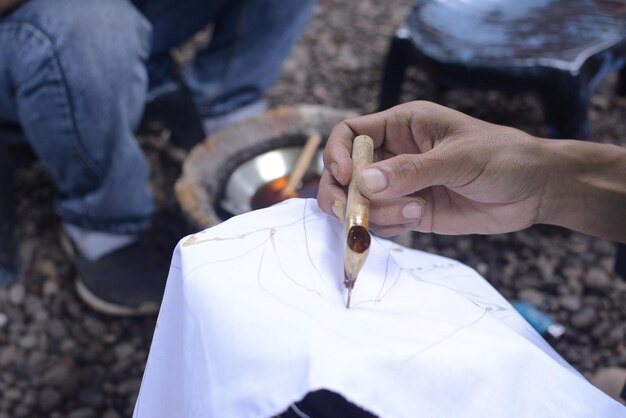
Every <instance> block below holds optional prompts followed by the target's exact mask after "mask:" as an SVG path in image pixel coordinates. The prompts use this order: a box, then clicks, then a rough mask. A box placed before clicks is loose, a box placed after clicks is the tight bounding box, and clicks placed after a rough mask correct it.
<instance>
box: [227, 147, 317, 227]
mask: <svg viewBox="0 0 626 418" xmlns="http://www.w3.org/2000/svg"><path fill="white" fill-rule="evenodd" d="M302 148H303V147H301V146H291V147H285V148H279V149H274V150H271V151H268V152H265V153H263V154H260V155H257V156H256V157H253V158H251V159H249V160H247V161H246V162H244V163H243V164H241V165H240V166H238V167H237V168H236V169H235V170H234V171H233V172H232V174H231V175H230V177H229V178H228V179H227V180H226V185H225V187H224V191H223V193H222V196H221V198H220V200H219V205H220V207H221V208H222V209H223V210H225V211H226V212H228V213H229V214H231V215H240V214H242V213H246V212H249V211H251V210H252V206H251V201H252V197H253V196H254V194H255V193H256V191H257V190H258V189H259V188H260V187H261V186H263V185H265V184H267V183H269V182H271V181H272V180H276V179H278V178H281V177H284V176H288V175H289V174H290V173H291V171H292V170H293V168H294V166H295V164H296V161H297V160H298V156H299V155H300V152H301V151H302ZM323 169H324V162H323V161H322V151H321V150H318V151H317V153H316V154H315V157H314V158H313V161H312V162H311V166H310V167H309V169H308V171H307V174H317V175H319V176H321V175H322V170H323Z"/></svg>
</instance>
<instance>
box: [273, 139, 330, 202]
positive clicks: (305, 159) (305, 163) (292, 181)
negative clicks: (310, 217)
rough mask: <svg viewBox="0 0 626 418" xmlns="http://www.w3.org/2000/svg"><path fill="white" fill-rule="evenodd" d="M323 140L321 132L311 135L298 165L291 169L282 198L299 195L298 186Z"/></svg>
mask: <svg viewBox="0 0 626 418" xmlns="http://www.w3.org/2000/svg"><path fill="white" fill-rule="evenodd" d="M321 142H322V136H321V135H320V134H319V133H317V132H314V133H312V134H311V135H309V138H308V139H307V140H306V144H304V148H303V149H302V152H301V153H300V155H299V156H298V161H296V165H295V166H294V168H293V170H292V171H291V175H290V176H289V181H288V182H287V185H286V186H285V188H284V189H283V190H282V191H281V192H280V197H281V199H288V198H290V197H296V196H297V194H296V188H297V187H298V184H300V181H301V180H302V178H303V177H304V175H305V174H306V172H307V170H308V169H309V166H310V165H311V161H313V157H315V153H316V152H317V148H318V147H319V146H320V143H321Z"/></svg>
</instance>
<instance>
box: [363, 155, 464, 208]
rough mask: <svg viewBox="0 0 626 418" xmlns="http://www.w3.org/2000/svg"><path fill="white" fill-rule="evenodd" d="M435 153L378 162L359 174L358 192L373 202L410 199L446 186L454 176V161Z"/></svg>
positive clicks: (397, 157) (398, 157) (400, 156)
mask: <svg viewBox="0 0 626 418" xmlns="http://www.w3.org/2000/svg"><path fill="white" fill-rule="evenodd" d="M438 154H439V153H438V152H436V150H435V149H433V150H431V151H428V152H427V153H424V154H402V155H398V156H396V157H393V158H389V159H387V160H383V161H379V162H377V163H374V164H371V165H369V166H367V167H366V168H364V169H362V170H360V171H359V172H358V174H357V179H356V181H357V186H358V188H359V191H360V192H361V193H362V194H363V195H364V196H365V197H367V198H369V199H373V200H380V199H394V198H397V197H401V196H407V195H410V194H412V193H415V192H417V191H419V190H422V189H425V188H427V187H430V186H435V185H446V184H448V181H449V179H450V178H451V177H452V176H453V175H454V167H455V165H456V164H454V162H453V161H451V159H450V158H449V157H448V158H442V157H441V156H439V155H438Z"/></svg>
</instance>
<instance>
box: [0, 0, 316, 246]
mask: <svg viewBox="0 0 626 418" xmlns="http://www.w3.org/2000/svg"><path fill="white" fill-rule="evenodd" d="M314 4H315V1H314V0H294V1H284V0H230V1H228V0H208V1H201V0H178V1H175V0H135V1H134V4H133V3H131V2H130V1H129V0H106V1H103V0H30V1H27V2H25V3H24V4H23V5H22V6H21V7H19V8H18V9H16V10H15V11H13V12H11V13H10V14H8V15H6V16H3V17H0V123H19V124H20V125H21V127H22V129H23V130H24V133H25V136H26V138H27V141H28V143H29V145H30V146H31V147H32V149H33V150H34V152H35V153H36V154H37V156H38V158H39V159H40V160H41V162H42V163H43V164H44V165H45V166H46V168H47V169H48V170H49V171H50V172H51V173H52V176H53V178H54V180H55V182H56V185H57V187H58V189H59V192H60V196H59V200H58V204H57V208H58V213H59V215H60V216H61V218H62V219H63V220H64V221H65V222H68V223H70V224H74V225H76V226H78V227H81V228H84V229H88V230H94V231H103V232H111V233H121V234H134V233H137V232H140V231H141V230H143V229H144V228H145V227H146V226H147V224H148V223H149V221H150V218H151V216H152V213H153V211H154V207H153V200H152V194H151V192H150V190H149V189H148V175H149V167H148V164H147V162H146V159H145V157H144V155H143V153H142V151H141V149H140V147H139V146H138V144H137V142H136V141H135V138H134V130H135V129H136V128H137V126H138V124H139V122H140V119H141V116H142V112H143V108H144V105H145V100H146V90H147V82H148V80H147V72H146V64H147V62H148V60H149V59H150V57H159V56H163V54H165V53H166V52H167V50H168V49H169V48H171V47H172V46H174V45H176V44H178V43H180V42H181V41H182V40H184V39H186V38H187V37H189V36H190V35H191V34H193V33H194V32H195V31H197V30H198V29H200V28H202V27H204V26H205V25H206V24H207V23H209V22H214V25H215V26H214V35H213V38H212V40H211V42H210V44H209V45H208V47H207V48H205V49H204V50H202V51H199V53H198V55H197V57H196V58H195V60H194V61H193V62H192V63H191V64H190V66H189V68H188V70H187V73H186V74H185V77H186V81H187V83H188V85H189V87H190V89H191V91H192V93H193V95H194V97H195V99H196V101H197V104H198V106H199V109H200V113H201V114H203V115H207V116H210V115H219V114H223V113H227V112H229V111H231V110H234V109H237V108H238V107H240V106H243V105H246V104H248V103H250V102H253V101H255V100H257V99H258V98H259V97H260V96H261V94H262V93H263V92H264V91H265V89H267V87H269V86H270V85H271V84H272V83H273V82H274V81H275V80H276V79H277V77H278V75H279V74H280V69H281V65H282V62H283V60H284V59H285V57H286V56H287V54H288V52H289V51H290V49H291V47H292V45H293V44H294V43H295V41H296V40H297V38H298V37H299V35H300V33H301V32H302V31H303V29H304V27H305V26H306V22H307V20H308V18H309V16H310V14H311V10H312V7H313V5H314ZM139 9H140V10H139ZM2 140H3V139H2V138H0V141H2ZM0 198H1V197H0Z"/></svg>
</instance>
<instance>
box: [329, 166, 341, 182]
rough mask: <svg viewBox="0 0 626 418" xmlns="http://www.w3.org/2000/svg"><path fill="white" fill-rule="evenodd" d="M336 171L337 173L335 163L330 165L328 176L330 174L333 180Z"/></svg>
mask: <svg viewBox="0 0 626 418" xmlns="http://www.w3.org/2000/svg"><path fill="white" fill-rule="evenodd" d="M337 171H339V170H338V167H337V163H330V174H332V175H333V177H334V178H335V179H336V178H337Z"/></svg>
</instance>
